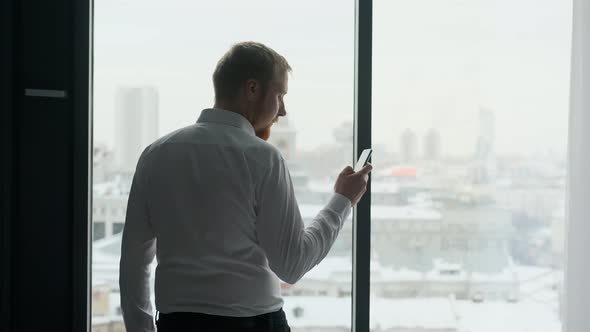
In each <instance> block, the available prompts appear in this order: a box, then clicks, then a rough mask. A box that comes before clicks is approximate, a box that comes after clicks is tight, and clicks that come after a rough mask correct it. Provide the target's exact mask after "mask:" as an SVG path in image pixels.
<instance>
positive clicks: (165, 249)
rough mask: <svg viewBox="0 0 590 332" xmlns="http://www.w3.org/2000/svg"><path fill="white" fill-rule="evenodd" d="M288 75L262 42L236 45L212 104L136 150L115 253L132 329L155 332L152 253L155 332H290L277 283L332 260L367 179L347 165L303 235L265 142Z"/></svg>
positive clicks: (280, 111) (283, 171) (223, 64)
mask: <svg viewBox="0 0 590 332" xmlns="http://www.w3.org/2000/svg"><path fill="white" fill-rule="evenodd" d="M290 71H291V68H290V66H289V64H288V63H287V61H286V60H285V58H284V57H282V56H281V55H279V54H278V53H276V52H275V51H274V50H272V49H270V48H268V47H266V46H264V45H262V44H259V43H254V42H245V43H240V44H237V45H235V46H233V47H232V48H231V49H230V50H229V51H228V52H227V53H226V54H225V55H224V56H223V57H222V58H221V60H219V62H218V64H217V67H216V69H215V73H214V74H213V83H214V88H215V105H214V107H213V108H212V109H206V110H203V111H202V113H201V115H200V117H199V120H198V121H197V123H196V124H194V125H192V126H188V127H186V128H182V129H180V130H177V131H175V132H173V133H171V134H169V135H167V136H165V137H163V138H161V139H159V140H157V141H156V142H154V143H153V144H151V145H150V146H149V147H147V148H146V149H145V151H144V152H143V153H142V155H141V157H140V159H139V162H138V164H137V169H136V172H135V176H134V178H133V184H132V187H131V192H130V194H129V202H128V206H127V217H126V222H125V228H124V231H123V243H122V250H121V264H120V279H119V283H120V289H121V309H122V312H123V318H124V321H125V326H126V329H127V331H128V332H138V331H141V332H145V331H155V326H154V320H153V316H152V307H151V304H150V291H149V282H148V281H149V275H150V269H149V265H150V263H151V262H152V261H153V258H154V256H157V261H158V265H157V268H156V276H155V302H156V309H157V310H158V311H159V316H158V317H157V322H156V324H157V326H158V331H160V332H167V331H257V332H265V331H269V332H270V331H273V332H283V331H290V329H289V326H288V324H287V321H286V319H285V314H284V312H283V310H282V305H283V300H282V299H281V294H280V284H279V279H281V280H283V281H284V282H287V283H290V284H294V283H296V282H297V281H298V280H299V279H300V278H301V277H302V276H303V275H304V274H305V273H306V272H307V271H309V270H310V269H311V268H313V267H314V266H315V265H317V264H318V263H319V262H320V261H321V260H322V259H323V258H324V257H325V256H326V255H327V254H328V251H329V250H330V248H331V246H332V244H333V243H334V241H335V240H336V237H337V235H338V232H339V230H340V229H341V227H342V224H343V223H344V221H345V220H346V219H347V217H348V215H349V213H350V209H351V207H352V206H353V205H355V204H356V203H357V202H358V201H359V199H360V198H361V197H362V195H363V194H364V192H365V190H366V183H367V177H368V173H369V172H370V171H371V166H370V165H367V166H365V167H364V168H363V169H362V170H360V171H359V172H357V173H355V172H354V171H353V170H352V168H351V167H346V168H345V169H344V170H343V171H342V172H341V173H340V175H339V176H338V179H337V180H336V184H335V185H334V191H335V192H334V195H333V197H332V198H331V200H330V201H329V203H328V204H327V205H326V206H325V208H324V209H323V210H321V211H320V212H319V213H318V215H317V217H316V218H315V219H314V220H313V222H312V223H311V224H310V225H308V226H307V227H305V225H304V224H303V221H302V219H301V215H300V212H299V208H298V206H297V201H296V199H295V196H294V193H293V184H292V183H291V178H290V176H289V171H288V169H287V167H286V165H285V161H284V160H283V158H282V156H281V154H280V153H279V151H278V150H277V149H276V148H274V147H273V146H271V145H270V144H268V143H266V142H265V140H266V139H267V138H268V137H269V135H270V129H271V127H272V124H273V123H274V122H276V121H277V119H278V117H281V116H285V115H286V114H287V113H286V110H285V105H284V103H283V97H284V96H285V94H286V93H287V85H288V78H287V76H288V73H289V72H290ZM156 241H157V245H156Z"/></svg>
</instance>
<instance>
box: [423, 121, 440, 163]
mask: <svg viewBox="0 0 590 332" xmlns="http://www.w3.org/2000/svg"><path fill="white" fill-rule="evenodd" d="M439 157H440V134H439V133H438V130H436V129H434V128H431V129H430V130H429V131H428V132H427V133H426V136H425V137H424V159H426V160H436V159H438V158H439Z"/></svg>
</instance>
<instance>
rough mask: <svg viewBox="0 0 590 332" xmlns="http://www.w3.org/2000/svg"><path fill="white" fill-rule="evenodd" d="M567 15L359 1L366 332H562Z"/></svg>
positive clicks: (465, 4)
mask: <svg viewBox="0 0 590 332" xmlns="http://www.w3.org/2000/svg"><path fill="white" fill-rule="evenodd" d="M571 6H572V4H571V1H555V0H547V1H531V0H511V1H507V0H493V1H487V0H486V1H484V0H475V1H462V0H461V1H460V0H449V1H440V0H412V1H389V0H377V1H374V11H373V14H374V17H373V105H372V107H373V133H372V137H373V142H374V147H375V150H376V152H375V153H374V154H373V156H374V158H373V159H374V164H375V166H376V171H375V172H374V174H373V187H372V210H371V212H372V221H371V226H372V236H371V237H372V261H371V299H372V301H371V302H372V306H371V312H372V315H371V329H372V330H373V331H449V332H451V331H452V332H455V331H457V332H459V331H472V332H484V331H486V332H487V331H494V332H496V331H503V332H517V331H518V332H521V331H538V332H558V331H561V317H560V312H561V306H562V303H561V301H560V299H561V297H562V294H561V292H562V289H563V287H562V283H563V281H562V280H563V277H562V267H563V263H564V259H563V229H564V223H563V220H564V200H565V188H564V183H565V175H566V174H565V170H566V167H565V166H566V165H565V157H566V141H567V118H568V93H569V91H568V87H569V68H570V39H571V37H570V36H571V11H572V8H571Z"/></svg>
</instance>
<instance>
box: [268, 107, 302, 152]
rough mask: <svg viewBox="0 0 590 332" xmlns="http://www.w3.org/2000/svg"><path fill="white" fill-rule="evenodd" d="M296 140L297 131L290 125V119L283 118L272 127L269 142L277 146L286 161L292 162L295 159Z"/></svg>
mask: <svg viewBox="0 0 590 332" xmlns="http://www.w3.org/2000/svg"><path fill="white" fill-rule="evenodd" d="M296 138H297V131H296V130H295V128H294V127H293V126H291V125H290V124H289V119H288V118H287V117H281V118H280V119H279V121H278V122H277V123H275V124H274V125H273V126H272V129H271V134H270V137H269V138H268V142H269V143H271V144H272V145H274V146H276V147H277V148H278V149H279V150H280V151H281V154H282V155H283V157H284V158H285V159H286V160H292V159H293V158H294V157H295V151H296V145H295V143H296Z"/></svg>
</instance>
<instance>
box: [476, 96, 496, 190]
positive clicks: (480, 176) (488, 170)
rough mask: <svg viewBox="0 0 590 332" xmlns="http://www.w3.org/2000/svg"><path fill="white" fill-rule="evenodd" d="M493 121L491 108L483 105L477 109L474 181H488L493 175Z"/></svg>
mask: <svg viewBox="0 0 590 332" xmlns="http://www.w3.org/2000/svg"><path fill="white" fill-rule="evenodd" d="M495 122H496V121H495V116H494V111H493V110H491V109H487V108H484V107H481V108H480V109H479V134H478V137H477V143H476V146H475V161H476V167H475V169H474V171H475V172H474V181H475V183H489V182H490V181H491V180H492V178H494V176H495V172H496V171H495V170H496V156H495V151H494V140H495V130H496V129H495V125H496V124H495Z"/></svg>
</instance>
